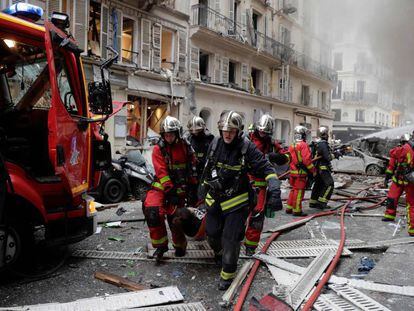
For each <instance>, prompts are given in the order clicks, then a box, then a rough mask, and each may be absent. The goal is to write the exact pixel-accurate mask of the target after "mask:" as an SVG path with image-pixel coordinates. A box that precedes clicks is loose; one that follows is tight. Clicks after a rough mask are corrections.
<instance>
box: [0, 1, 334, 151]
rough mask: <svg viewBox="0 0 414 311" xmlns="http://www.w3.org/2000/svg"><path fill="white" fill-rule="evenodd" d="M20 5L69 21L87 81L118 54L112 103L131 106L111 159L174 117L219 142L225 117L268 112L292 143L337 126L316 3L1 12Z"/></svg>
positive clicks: (114, 136) (113, 122)
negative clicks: (302, 133)
mask: <svg viewBox="0 0 414 311" xmlns="http://www.w3.org/2000/svg"><path fill="white" fill-rule="evenodd" d="M16 2H29V3H32V4H35V5H38V6H41V7H42V8H43V9H44V10H45V16H50V14H51V13H52V12H53V11H60V12H65V13H67V14H68V15H69V16H70V19H71V28H70V32H71V33H72V34H73V36H74V37H75V38H76V40H77V42H78V43H79V46H80V47H81V48H82V49H83V50H84V53H83V62H84V65H85V75H86V79H87V80H88V81H93V80H97V79H100V75H99V64H100V63H101V60H102V58H106V57H107V56H108V53H110V52H109V51H108V50H107V49H106V48H105V47H106V46H107V45H109V46H112V47H113V48H114V49H116V50H117V51H118V52H119V54H120V57H119V59H118V62H117V63H115V64H114V65H113V66H112V67H111V72H110V80H111V86H112V92H113V100H118V101H127V102H128V104H127V105H126V107H125V108H124V109H123V110H122V111H121V112H119V113H118V114H116V115H115V116H114V117H112V118H110V119H109V120H108V122H107V124H106V131H107V132H108V134H109V137H110V141H111V143H112V145H113V146H114V148H113V152H115V151H116V150H117V149H119V148H122V147H124V146H125V137H126V136H127V135H130V136H133V137H135V138H136V139H137V140H140V141H141V142H142V141H144V140H145V138H147V137H150V136H154V135H157V133H158V132H159V126H160V124H161V122H162V120H163V119H164V118H165V117H166V116H167V115H173V116H175V117H178V118H179V119H180V120H182V121H183V124H186V122H187V120H188V119H189V118H190V117H192V116H193V115H199V116H201V117H202V118H203V119H205V121H206V123H207V125H208V127H209V128H210V129H211V131H212V132H213V133H215V134H217V128H216V122H217V120H218V119H219V116H220V113H221V112H222V111H223V110H236V111H238V112H240V113H241V114H242V115H243V117H244V118H245V124H246V125H248V124H250V123H253V122H255V121H257V120H258V119H259V118H260V116H261V115H262V114H264V113H270V114H271V115H273V116H274V117H275V119H276V124H275V125H276V131H275V138H277V139H282V140H285V141H287V142H288V141H290V139H291V138H292V132H293V128H294V126H295V125H297V124H303V125H306V126H307V127H308V128H309V129H310V130H311V131H312V135H313V136H315V135H316V129H317V128H318V127H319V126H320V125H327V126H330V127H331V126H332V120H333V115H332V114H331V111H330V96H329V94H330V92H331V90H332V89H333V88H334V87H335V85H336V78H337V77H336V72H335V71H333V70H332V69H330V68H329V64H330V63H331V49H330V46H329V44H327V42H328V41H327V38H323V40H322V38H320V37H318V36H316V35H315V34H316V33H321V31H320V29H319V30H318V29H317V27H318V26H317V23H314V21H315V19H316V18H318V16H317V11H318V10H317V5H318V4H317V2H316V1H314V0H306V1H305V0H295V1H293V0H292V1H285V0H273V1H264V0H263V1H259V0H241V1H238V0H226V1H218V0H217V1H213V0H197V1H195V0H191V1H190V0H175V1H174V0H169V1H161V0H159V1H138V0H123V1H120V0H53V1H52V0H26V1H1V4H2V8H4V7H6V6H8V5H10V4H11V3H16Z"/></svg>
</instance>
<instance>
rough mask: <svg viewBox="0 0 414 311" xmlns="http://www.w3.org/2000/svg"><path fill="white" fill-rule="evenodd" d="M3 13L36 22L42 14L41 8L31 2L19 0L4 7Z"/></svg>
mask: <svg viewBox="0 0 414 311" xmlns="http://www.w3.org/2000/svg"><path fill="white" fill-rule="evenodd" d="M3 13H6V14H9V15H12V16H16V17H20V18H23V19H28V20H31V21H33V22H36V21H38V20H39V19H40V18H41V17H42V16H43V9H42V8H41V7H38V6H36V5H33V4H29V3H21V2H20V3H16V4H13V5H12V6H10V7H8V8H7V9H4V10H3Z"/></svg>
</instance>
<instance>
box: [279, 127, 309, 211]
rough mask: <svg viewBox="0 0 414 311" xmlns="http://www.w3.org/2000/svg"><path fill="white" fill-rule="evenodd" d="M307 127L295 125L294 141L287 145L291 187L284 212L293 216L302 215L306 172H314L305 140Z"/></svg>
mask: <svg viewBox="0 0 414 311" xmlns="http://www.w3.org/2000/svg"><path fill="white" fill-rule="evenodd" d="M307 131H308V129H307V128H306V127H304V126H301V125H298V126H296V127H295V132H294V139H295V142H294V143H293V144H292V145H290V147H289V154H290V159H291V161H290V178H289V183H290V186H291V187H292V190H290V193H289V198H288V201H287V207H286V213H287V214H293V215H294V216H304V215H306V214H304V213H303V212H302V200H303V196H304V194H305V188H306V182H307V178H308V174H313V175H314V174H315V167H314V166H313V164H312V153H311V150H310V148H309V145H308V144H307V142H306V133H307Z"/></svg>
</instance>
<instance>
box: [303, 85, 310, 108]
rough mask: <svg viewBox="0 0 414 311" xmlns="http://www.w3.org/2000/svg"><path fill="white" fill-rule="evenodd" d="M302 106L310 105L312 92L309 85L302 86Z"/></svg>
mask: <svg viewBox="0 0 414 311" xmlns="http://www.w3.org/2000/svg"><path fill="white" fill-rule="evenodd" d="M302 105H305V106H309V105H310V92H309V86H308V85H302Z"/></svg>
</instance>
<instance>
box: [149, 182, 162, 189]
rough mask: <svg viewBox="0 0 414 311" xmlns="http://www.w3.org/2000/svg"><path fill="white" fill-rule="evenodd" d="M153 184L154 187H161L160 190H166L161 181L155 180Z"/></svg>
mask: <svg viewBox="0 0 414 311" xmlns="http://www.w3.org/2000/svg"><path fill="white" fill-rule="evenodd" d="M151 185H152V186H153V187H154V188H157V189H160V190H162V191H164V187H163V186H162V185H161V184H160V183H159V182H156V181H154V182H153V183H152V184H151Z"/></svg>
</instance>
